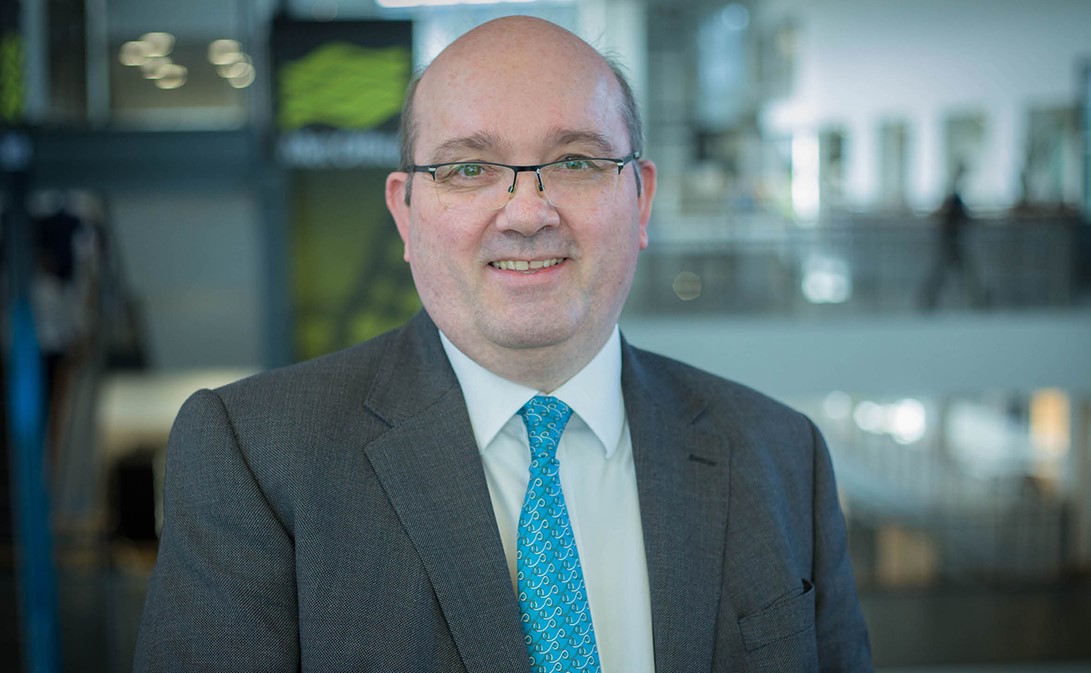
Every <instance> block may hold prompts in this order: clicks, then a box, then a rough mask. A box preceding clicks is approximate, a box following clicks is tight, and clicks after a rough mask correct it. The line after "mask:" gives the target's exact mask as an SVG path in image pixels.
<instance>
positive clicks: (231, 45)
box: [208, 40, 242, 65]
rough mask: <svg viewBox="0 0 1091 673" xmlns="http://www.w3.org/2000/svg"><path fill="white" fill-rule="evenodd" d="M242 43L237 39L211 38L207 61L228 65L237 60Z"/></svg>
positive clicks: (240, 53)
mask: <svg viewBox="0 0 1091 673" xmlns="http://www.w3.org/2000/svg"><path fill="white" fill-rule="evenodd" d="M241 55H242V45H240V44H239V41H238V40H213V41H212V42H211V43H209V45H208V61H209V63H211V64H212V65H228V64H230V63H234V62H236V61H238V60H239V57H240V56H241Z"/></svg>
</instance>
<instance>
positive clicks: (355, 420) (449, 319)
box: [135, 17, 871, 673]
mask: <svg viewBox="0 0 1091 673" xmlns="http://www.w3.org/2000/svg"><path fill="white" fill-rule="evenodd" d="M403 143H404V147H403V167H402V170H400V171H396V172H394V173H392V174H391V175H390V176H389V177H388V179H387V188H386V202H387V205H388V207H389V209H390V211H391V213H392V215H393V218H394V221H395V223H396V225H397V228H398V231H399V232H400V234H401V237H402V239H403V241H404V244H405V259H406V261H407V262H408V263H409V265H410V268H411V270H412V273H413V277H414V281H415V284H416V287H417V290H418V292H419V294H420V296H421V299H422V301H423V304H424V307H425V310H424V311H423V312H421V313H420V314H419V315H417V316H416V317H415V318H413V319H412V320H411V321H410V322H409V323H407V324H406V325H405V326H403V327H402V328H400V329H398V330H395V331H393V332H391V333H388V334H386V335H384V336H380V337H378V338H376V339H373V340H371V341H368V342H365V343H363V344H360V345H358V346H356V347H353V348H350V349H348V350H346V351H343V352H339V353H335V354H332V355H329V356H325V357H322V358H319V359H317V360H313V361H309V362H306V363H302V364H299V365H295V366H292V367H288V368H285V369H281V370H277V371H272V372H268V373H264V374H260V375H258V376H256V377H252V378H249V379H246V380H243V381H241V382H238V383H235V384H232V385H229V386H227V387H224V388H221V389H218V390H215V391H208V390H204V391H200V392H198V393H196V394H195V395H194V396H193V397H192V398H191V399H190V400H189V401H188V402H187V403H186V404H185V406H184V407H183V409H182V411H181V412H180V414H179V417H178V419H177V421H176V422H175V426H174V429H173V431H172V435H171V440H170V445H169V449H168V465H167V482H166V492H165V526H164V530H163V534H162V539H161V543H160V552H159V559H158V563H157V567H156V570H155V573H154V576H153V578H152V581H151V584H150V588H149V593H148V598H147V603H146V606H145V611H144V617H143V622H142V625H141V631H140V637H139V644H138V648H137V653H136V663H135V668H136V670H137V671H171V670H177V671H192V670H229V671H246V670H276V671H284V670H307V671H324V672H325V671H382V672H383V673H388V672H390V671H495V672H497V673H511V672H513V671H609V672H612V673H635V672H643V671H652V670H657V671H660V672H661V673H668V672H675V671H711V670H716V671H757V670H776V671H854V672H855V671H867V670H871V662H870V651H869V646H868V638H867V633H866V629H865V626H864V623H863V619H862V617H861V613H860V610H859V606H858V602H857V597H856V593H855V586H854V580H853V576H852V571H851V568H850V565H849V560H848V555H847V551H846V543H845V529H844V520H843V517H842V514H841V511H840V509H839V505H838V501H837V492H836V488H835V485H834V479H833V473H832V470H831V466H830V459H829V455H828V452H827V450H826V446H825V444H824V443H823V440H822V438H821V437H820V435H819V433H818V431H817V430H816V429H815V427H814V425H813V424H812V423H811V422H810V421H809V420H808V419H807V418H805V417H804V416H802V415H800V414H799V413H797V412H794V411H791V410H789V409H787V408H786V407H783V406H781V405H780V404H779V403H776V402H774V401H772V400H770V399H768V398H766V397H764V396H762V395H760V394H758V393H756V392H754V391H751V390H749V389H747V388H745V387H743V386H740V385H738V384H735V383H732V382H729V381H725V380H723V379H720V378H717V377H714V376H712V375H710V374H707V373H704V372H701V371H699V370H697V369H694V368H691V367H689V366H686V365H683V364H680V363H678V362H674V361H671V360H668V359H665V358H663V357H660V356H657V355H654V354H651V353H648V352H645V351H641V350H639V349H636V348H634V347H633V346H631V345H629V344H628V343H627V342H626V341H625V340H624V339H623V338H622V337H621V335H620V333H619V331H618V327H617V321H618V317H619V315H620V312H621V309H622V305H623V304H624V302H625V299H626V297H627V295H628V292H629V289H630V286H631V284H632V280H633V274H634V270H635V266H636V263H637V258H638V256H639V253H640V251H641V250H642V249H644V248H645V247H646V246H647V243H648V237H647V225H648V221H649V218H650V216H651V209H652V199H653V197H654V194H655V187H656V169H655V165H654V164H653V163H652V162H651V161H649V160H647V159H643V158H641V150H642V146H641V145H642V130H641V126H640V120H639V114H638V112H637V107H636V104H635V101H634V100H633V94H632V92H631V90H630V88H629V85H628V84H627V83H626V81H625V79H624V77H623V76H622V74H621V71H620V69H619V68H618V67H617V66H615V65H613V64H611V63H610V62H609V61H607V60H606V59H604V58H603V57H602V56H601V55H600V54H599V53H598V52H596V51H595V50H594V49H593V48H592V47H590V46H589V45H588V44H587V43H585V42H584V41H582V40H581V39H579V38H578V37H576V36H575V35H573V34H571V33H569V32H567V31H565V30H563V29H562V28H560V27H558V26H556V25H553V24H551V23H548V22H545V21H541V20H538V19H531V18H527V17H507V18H503V19H498V20H495V21H492V22H489V23H486V24H484V25H482V26H480V27H478V28H476V29H474V30H472V31H470V32H469V33H467V34H465V35H463V36H462V37H461V38H459V39H458V40H456V41H455V42H454V43H453V44H452V45H451V46H449V47H448V48H447V49H446V50H444V51H443V52H442V53H441V54H440V55H439V56H438V57H437V58H436V59H435V61H434V62H433V63H432V64H431V65H430V66H429V67H428V68H427V69H426V70H425V71H424V72H423V73H422V74H421V76H420V77H419V78H417V79H416V80H414V82H413V83H412V84H411V85H410V90H409V93H408V96H407V99H406V103H405V108H404V112H403Z"/></svg>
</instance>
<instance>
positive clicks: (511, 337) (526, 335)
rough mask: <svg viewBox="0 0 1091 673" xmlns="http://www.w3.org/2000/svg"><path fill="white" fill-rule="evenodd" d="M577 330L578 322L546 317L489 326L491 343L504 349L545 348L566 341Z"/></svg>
mask: <svg viewBox="0 0 1091 673" xmlns="http://www.w3.org/2000/svg"><path fill="white" fill-rule="evenodd" d="M578 329H579V326H578V321H571V322H569V321H558V320H551V319H549V317H548V316H542V315H537V316H533V317H530V318H518V319H517V318H512V319H511V320H510V321H505V322H503V323H494V324H492V325H489V326H488V328H487V332H488V333H489V334H491V336H492V341H493V343H496V344H499V345H501V346H503V347H505V348H513V349H526V348H547V347H549V346H556V345H557V344H560V343H563V342H565V341H568V340H569V339H571V338H572V336H573V335H574V334H575V333H576V332H577V330H578Z"/></svg>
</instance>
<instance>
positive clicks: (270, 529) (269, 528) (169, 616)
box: [134, 390, 299, 673]
mask: <svg viewBox="0 0 1091 673" xmlns="http://www.w3.org/2000/svg"><path fill="white" fill-rule="evenodd" d="M163 501H164V502H163V505H164V526H163V533H162V536H161V538H160V543H159V556H158V559H157V562H156V567H155V571H154V572H153V574H152V578H151V582H150V584H149V588H148V595H147V598H146V602H145V606H144V614H143V618H142V621H141V625H140V634H139V637H138V640H137V647H136V655H135V660H134V670H135V671H137V672H140V673H143V672H145V671H148V672H150V671H252V670H263V671H273V670H275V671H289V670H297V669H298V667H299V637H298V630H299V629H298V622H297V607H296V606H297V604H296V587H295V571H294V565H293V542H292V537H291V534H290V532H289V529H288V527H287V526H286V525H285V522H284V521H283V520H281V518H279V517H278V516H277V514H276V512H275V510H274V508H273V507H272V505H271V503H270V501H269V500H268V498H267V494H266V493H265V492H263V490H262V486H261V484H260V483H259V480H258V478H257V477H256V476H255V474H254V472H253V471H252V469H251V465H250V463H248V461H247V457H246V455H245V452H244V450H243V448H242V447H241V446H240V443H239V441H238V437H237V436H236V433H235V430H234V427H233V425H232V422H231V419H230V417H229V414H228V411H227V408H226V407H225V405H224V403H223V401H222V399H221V398H220V397H219V396H218V395H217V394H216V393H215V392H211V391H208V390H203V391H199V392H197V393H195V394H194V395H193V396H192V397H191V398H190V399H189V400H188V401H187V402H186V404H185V405H184V406H183V407H182V410H181V411H180V412H179V415H178V418H177V420H176V421H175V423H174V428H173V429H172V431H171V436H170V441H169V443H168V448H167V468H166V480H165V487H164V495H163Z"/></svg>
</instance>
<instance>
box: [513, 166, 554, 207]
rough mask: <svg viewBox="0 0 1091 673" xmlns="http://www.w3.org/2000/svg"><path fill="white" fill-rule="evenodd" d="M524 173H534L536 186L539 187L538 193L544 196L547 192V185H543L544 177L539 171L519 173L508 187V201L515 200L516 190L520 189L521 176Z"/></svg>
mask: <svg viewBox="0 0 1091 673" xmlns="http://www.w3.org/2000/svg"><path fill="white" fill-rule="evenodd" d="M523 173H533V174H534V184H535V185H537V188H538V193H539V194H543V193H544V192H545V185H543V184H542V175H541V173H539V172H538V171H531V170H526V171H517V172H516V173H515V174H514V175H513V177H512V181H511V186H510V187H508V199H509V200H511V199H514V198H515V190H516V189H518V188H519V176H520V175H521V174H523Z"/></svg>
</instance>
